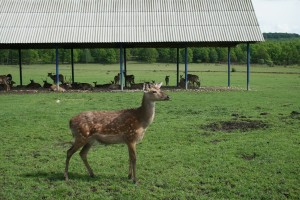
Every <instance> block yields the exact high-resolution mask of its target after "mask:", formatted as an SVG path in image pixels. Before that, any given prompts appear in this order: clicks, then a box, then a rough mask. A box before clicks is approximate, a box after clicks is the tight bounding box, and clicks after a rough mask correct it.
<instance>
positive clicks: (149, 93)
mask: <svg viewBox="0 0 300 200" xmlns="http://www.w3.org/2000/svg"><path fill="white" fill-rule="evenodd" d="M161 86H162V83H152V84H146V83H144V89H143V90H144V96H145V97H146V98H147V99H149V100H150V101H166V100H170V97H169V96H168V95H167V94H165V93H164V92H163V91H161V90H160V87H161Z"/></svg>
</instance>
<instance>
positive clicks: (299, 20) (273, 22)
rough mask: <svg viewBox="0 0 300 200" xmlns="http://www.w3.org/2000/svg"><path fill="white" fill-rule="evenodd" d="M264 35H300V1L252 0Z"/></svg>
mask: <svg viewBox="0 0 300 200" xmlns="http://www.w3.org/2000/svg"><path fill="white" fill-rule="evenodd" d="M252 3H253V6H254V10H255V13H256V17H257V19H258V23H259V26H260V29H261V31H262V32H263V33H269V32H272V33H275V32H278V33H297V34H300V0H252Z"/></svg>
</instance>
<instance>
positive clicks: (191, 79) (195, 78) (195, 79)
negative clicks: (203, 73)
mask: <svg viewBox="0 0 300 200" xmlns="http://www.w3.org/2000/svg"><path fill="white" fill-rule="evenodd" d="M187 79H188V81H189V82H190V83H192V84H193V86H194V87H195V83H196V86H198V87H200V79H199V76H197V75H194V74H188V75H187Z"/></svg>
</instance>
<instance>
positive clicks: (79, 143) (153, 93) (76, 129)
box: [64, 83, 170, 183]
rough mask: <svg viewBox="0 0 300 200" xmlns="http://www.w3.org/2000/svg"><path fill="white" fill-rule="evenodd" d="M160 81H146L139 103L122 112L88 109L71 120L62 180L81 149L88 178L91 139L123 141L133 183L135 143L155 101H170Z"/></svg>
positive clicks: (134, 179) (143, 131) (149, 117)
mask: <svg viewBox="0 0 300 200" xmlns="http://www.w3.org/2000/svg"><path fill="white" fill-rule="evenodd" d="M160 87H161V83H160V84H145V85H144V96H143V100H142V105H141V106H140V107H139V108H136V109H126V110H121V111H87V112H82V113H80V114H79V115H77V116H75V117H73V118H72V119H71V120H70V129H71V131H72V134H73V137H74V139H75V142H74V143H73V145H72V146H71V148H70V149H69V150H68V151H67V159H66V168H65V174H64V176H65V179H66V180H68V178H69V176H68V168H69V161H70V159H71V157H72V155H73V154H74V153H75V152H76V151H78V150H79V149H80V148H82V149H81V151H80V156H81V158H82V160H83V163H84V165H85V167H86V169H87V171H88V173H89V175H90V176H91V177H94V172H93V170H92V168H91V167H90V165H89V163H88V161H87V154H88V151H89V150H90V148H91V146H92V144H93V142H94V141H98V142H99V143H102V144H118V143H126V144H127V146H128V152H129V173H128V178H129V179H132V180H133V182H134V183H136V181H137V179H136V144H137V143H138V142H139V141H141V140H142V139H143V137H144V134H145V131H146V129H147V127H148V126H149V125H150V124H151V123H152V121H153V119H154V114H155V102H156V101H165V100H169V99H170V98H169V96H168V95H167V94H165V93H164V92H163V91H161V90H160Z"/></svg>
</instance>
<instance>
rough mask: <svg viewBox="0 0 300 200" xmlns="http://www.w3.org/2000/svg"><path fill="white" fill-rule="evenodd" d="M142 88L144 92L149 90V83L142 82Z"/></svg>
mask: <svg viewBox="0 0 300 200" xmlns="http://www.w3.org/2000/svg"><path fill="white" fill-rule="evenodd" d="M143 90H144V92H147V91H149V85H148V84H147V83H144V86H143Z"/></svg>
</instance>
